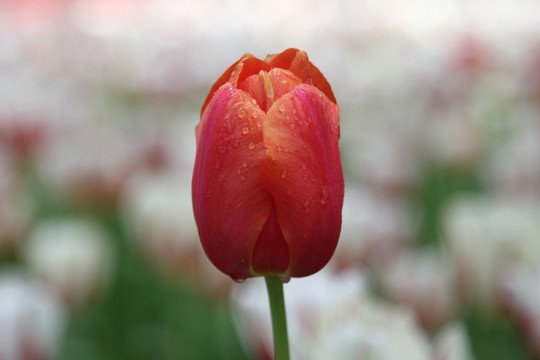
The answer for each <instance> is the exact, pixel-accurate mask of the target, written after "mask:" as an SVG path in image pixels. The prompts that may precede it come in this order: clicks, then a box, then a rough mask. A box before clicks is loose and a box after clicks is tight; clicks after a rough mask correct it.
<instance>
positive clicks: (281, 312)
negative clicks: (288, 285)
mask: <svg viewBox="0 0 540 360" xmlns="http://www.w3.org/2000/svg"><path fill="white" fill-rule="evenodd" d="M264 279H265V281H266V289H267V290H268V298H269V300H270V313H271V316H272V330H273V334H274V358H275V360H289V338H288V335H287V316H286V314H285V299H284V297H283V283H282V282H281V279H280V278H279V277H278V276H276V275H266V276H265V278H264Z"/></svg>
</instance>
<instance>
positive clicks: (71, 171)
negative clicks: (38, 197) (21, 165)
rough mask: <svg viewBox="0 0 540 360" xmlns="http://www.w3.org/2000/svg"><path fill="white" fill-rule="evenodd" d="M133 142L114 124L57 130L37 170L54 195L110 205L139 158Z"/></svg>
mask: <svg viewBox="0 0 540 360" xmlns="http://www.w3.org/2000/svg"><path fill="white" fill-rule="evenodd" d="M135 155H136V152H135V151H134V148H133V144H130V143H129V141H127V138H126V137H125V134H121V133H120V132H119V130H118V129H116V128H115V127H114V126H112V125H111V124H98V123H95V124H90V123H81V124H78V125H71V126H59V127H57V128H55V129H54V132H53V134H51V136H50V139H49V141H48V146H47V147H45V148H44V149H43V151H42V152H41V153H40V154H39V159H38V163H37V165H38V170H39V174H40V176H41V178H42V179H43V182H44V184H45V186H47V188H48V189H47V190H48V191H49V192H50V193H51V195H50V196H51V198H52V199H54V200H59V201H60V202H61V203H62V202H64V203H68V204H70V205H77V206H83V207H87V206H90V207H92V206H99V207H101V206H110V205H111V204H114V202H115V201H116V200H117V197H118V194H119V192H120V190H121V188H122V186H123V185H124V183H125V181H126V179H127V178H128V177H129V175H130V174H131V173H132V172H133V170H134V167H135V163H136V159H135Z"/></svg>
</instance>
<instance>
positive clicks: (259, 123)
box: [257, 121, 262, 129]
mask: <svg viewBox="0 0 540 360" xmlns="http://www.w3.org/2000/svg"><path fill="white" fill-rule="evenodd" d="M261 127H262V124H261V122H260V121H257V128H258V129H260V128H261Z"/></svg>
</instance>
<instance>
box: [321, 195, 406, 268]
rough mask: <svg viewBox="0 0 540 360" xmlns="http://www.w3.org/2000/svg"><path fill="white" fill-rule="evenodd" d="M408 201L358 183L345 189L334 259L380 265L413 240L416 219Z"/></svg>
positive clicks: (349, 262) (339, 263) (339, 262)
mask: <svg viewBox="0 0 540 360" xmlns="http://www.w3.org/2000/svg"><path fill="white" fill-rule="evenodd" d="M411 214H412V211H410V209H409V207H408V205H407V203H406V202H405V201H404V200H402V199H400V198H394V197H390V198H386V197H384V196H379V195H377V194H372V193H369V192H368V191H364V190H359V189H357V188H354V187H350V188H347V189H345V199H344V204H343V224H342V230H341V236H340V240H339V243H338V246H337V249H336V253H335V254H334V257H333V258H332V260H331V261H332V262H333V263H335V264H337V266H339V267H343V266H351V265H352V266H354V265H358V264H359V262H366V263H369V264H370V265H373V266H379V265H380V264H381V262H383V261H385V260H387V259H388V258H391V257H392V256H394V255H395V254H396V253H398V252H399V251H401V249H403V248H404V247H405V246H406V245H407V243H408V242H409V241H410V240H411V238H412V234H413V232H414V227H415V221H414V218H413V216H412V215H411Z"/></svg>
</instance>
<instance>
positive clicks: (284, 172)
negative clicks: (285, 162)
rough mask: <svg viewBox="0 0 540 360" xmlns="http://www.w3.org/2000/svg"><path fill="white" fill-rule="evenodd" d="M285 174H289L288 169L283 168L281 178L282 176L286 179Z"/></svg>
mask: <svg viewBox="0 0 540 360" xmlns="http://www.w3.org/2000/svg"><path fill="white" fill-rule="evenodd" d="M285 175H287V170H283V171H282V172H281V178H282V179H285Z"/></svg>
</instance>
